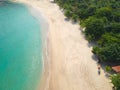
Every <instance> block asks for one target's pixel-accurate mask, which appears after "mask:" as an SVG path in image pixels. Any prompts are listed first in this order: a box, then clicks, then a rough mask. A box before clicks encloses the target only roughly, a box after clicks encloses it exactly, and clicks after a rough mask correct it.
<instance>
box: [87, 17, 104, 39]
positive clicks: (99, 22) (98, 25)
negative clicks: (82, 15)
mask: <svg viewBox="0 0 120 90" xmlns="http://www.w3.org/2000/svg"><path fill="white" fill-rule="evenodd" d="M104 26H105V20H104V19H103V18H100V19H99V18H96V17H89V18H88V19H86V21H85V27H86V29H85V34H86V36H89V37H88V39H89V40H98V39H99V38H100V37H101V36H102V34H103V33H104V32H105V28H104Z"/></svg>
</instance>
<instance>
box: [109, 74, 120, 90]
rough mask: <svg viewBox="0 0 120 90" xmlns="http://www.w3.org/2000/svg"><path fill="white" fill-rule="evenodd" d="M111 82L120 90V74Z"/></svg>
mask: <svg viewBox="0 0 120 90" xmlns="http://www.w3.org/2000/svg"><path fill="white" fill-rule="evenodd" d="M111 80H112V84H113V85H114V87H115V88H116V90H120V74H115V75H112V76H111Z"/></svg>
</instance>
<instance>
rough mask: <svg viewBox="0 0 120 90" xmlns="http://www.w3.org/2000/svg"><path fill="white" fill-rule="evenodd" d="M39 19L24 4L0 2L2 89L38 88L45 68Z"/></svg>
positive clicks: (0, 68)
mask: <svg viewBox="0 0 120 90" xmlns="http://www.w3.org/2000/svg"><path fill="white" fill-rule="evenodd" d="M40 33H41V27H40V23H39V21H38V20H37V19H36V18H34V17H33V16H32V15H31V13H30V12H29V10H28V9H27V7H25V6H24V5H22V4H16V3H11V2H4V3H1V4H0V90H36V87H37V85H38V83H39V80H40V74H41V70H42V44H41V43H42V40H41V35H40Z"/></svg>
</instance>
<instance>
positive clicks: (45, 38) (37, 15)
mask: <svg viewBox="0 0 120 90" xmlns="http://www.w3.org/2000/svg"><path fill="white" fill-rule="evenodd" d="M28 7H29V9H30V11H31V13H32V15H33V16H34V17H35V18H36V19H38V20H39V22H40V26H41V27H42V28H41V29H42V37H43V38H42V43H43V47H42V48H45V50H44V49H43V50H42V51H43V55H42V63H43V72H42V73H45V61H44V60H47V64H48V77H47V79H46V86H45V89H44V90H47V89H48V88H49V80H50V61H49V60H50V59H49V49H48V44H49V37H48V36H49V24H48V23H47V22H48V21H47V20H46V19H45V16H44V15H43V14H42V13H41V12H40V10H38V9H37V8H35V7H33V6H30V5H29V6H28ZM41 21H42V22H41ZM44 46H45V47H44ZM44 51H45V52H44Z"/></svg>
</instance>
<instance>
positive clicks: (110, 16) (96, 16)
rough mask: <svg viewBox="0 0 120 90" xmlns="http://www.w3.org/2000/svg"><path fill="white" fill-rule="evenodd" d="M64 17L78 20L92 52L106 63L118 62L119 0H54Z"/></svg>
mask: <svg viewBox="0 0 120 90" xmlns="http://www.w3.org/2000/svg"><path fill="white" fill-rule="evenodd" d="M55 2H57V3H58V4H59V6H60V7H61V8H63V9H64V11H65V12H64V13H65V15H66V16H67V17H68V18H70V19H72V20H73V21H77V20H80V25H82V27H84V28H85V31H84V33H85V35H86V37H87V39H88V40H89V41H95V42H97V44H98V46H96V47H93V50H92V52H93V53H95V54H96V55H97V56H98V57H99V58H100V59H101V60H103V61H107V62H116V61H120V0H55Z"/></svg>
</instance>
